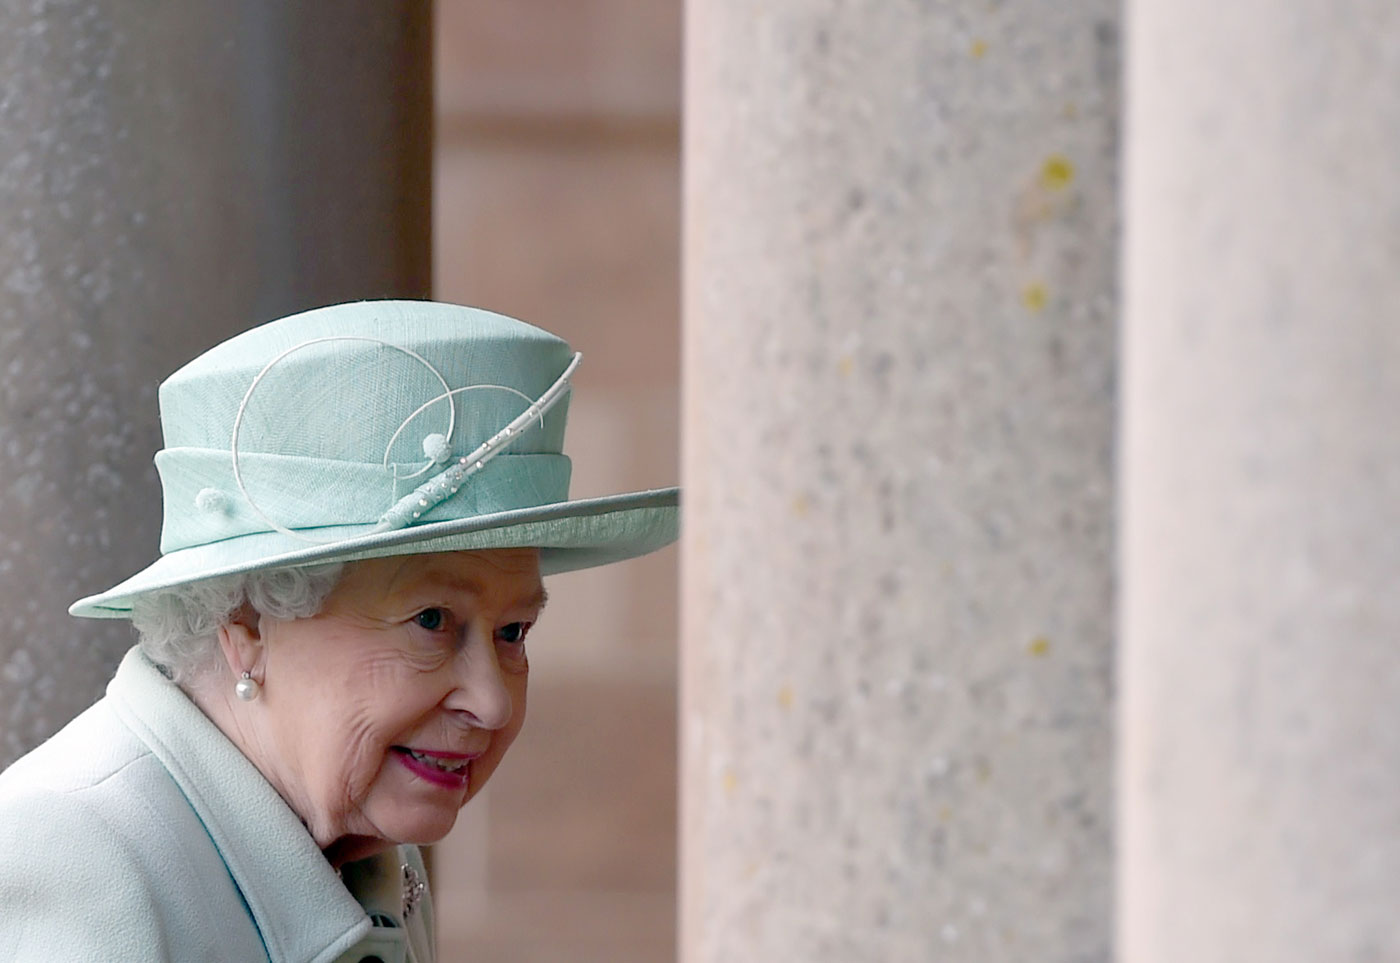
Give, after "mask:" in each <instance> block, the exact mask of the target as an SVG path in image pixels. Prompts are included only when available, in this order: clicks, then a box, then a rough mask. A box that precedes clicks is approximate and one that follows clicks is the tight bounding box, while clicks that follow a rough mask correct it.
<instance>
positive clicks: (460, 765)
mask: <svg viewBox="0 0 1400 963" xmlns="http://www.w3.org/2000/svg"><path fill="white" fill-rule="evenodd" d="M406 751H407V752H408V754H409V755H410V756H412V757H413V758H414V759H417V760H418V761H419V762H425V763H427V764H428V765H430V766H434V767H436V768H438V769H441V770H443V771H444V772H460V771H462V770H463V769H465V768H467V763H469V762H471V760H470V759H439V758H437V757H436V756H425V755H423V753H421V752H414V751H413V750H412V749H408V750H406Z"/></svg>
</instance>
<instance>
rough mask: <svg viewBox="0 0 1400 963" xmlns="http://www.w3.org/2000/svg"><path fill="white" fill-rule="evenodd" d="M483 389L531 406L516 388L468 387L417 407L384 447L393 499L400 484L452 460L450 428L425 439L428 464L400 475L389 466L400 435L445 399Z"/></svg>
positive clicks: (397, 469) (525, 396) (395, 468)
mask: <svg viewBox="0 0 1400 963" xmlns="http://www.w3.org/2000/svg"><path fill="white" fill-rule="evenodd" d="M444 384H446V382H444ZM483 388H489V389H494V390H496V391H509V392H510V393H511V394H513V395H516V396H517V397H519V398H520V399H522V400H523V401H524V402H525V403H526V404H530V396H529V395H527V394H526V393H525V392H523V391H516V390H515V389H514V388H507V387H506V386H505V385H467V386H466V387H463V388H453V389H452V390H451V391H447V392H445V393H443V394H440V395H438V396H437V397H436V398H430V399H429V400H427V401H425V402H423V403H422V404H421V405H419V406H418V407H417V409H415V410H414V412H413V414H411V415H409V416H408V417H407V418H405V419H404V420H403V423H402V424H400V425H399V427H398V430H396V431H395V432H394V433H393V435H391V436H390V437H389V443H388V444H387V445H385V446H384V460H383V461H381V462H380V464H381V465H383V466H384V467H385V468H389V469H391V470H392V471H393V473H394V491H393V493H392V495H391V496H390V497H391V498H397V497H398V494H399V482H401V481H408V480H409V479H410V478H417V477H418V476H419V475H423V474H426V473H427V472H428V471H430V470H432V468H433V466H435V465H445V464H447V463H448V462H449V461H450V460H451V459H452V430H451V427H450V426H449V429H448V432H447V434H446V435H440V434H437V433H436V432H435V433H433V434H431V435H429V436H428V437H427V438H424V439H423V454H425V455H427V456H428V463H427V464H426V465H424V466H423V467H422V468H420V469H418V470H417V471H416V472H414V473H413V474H411V475H400V474H399V466H398V465H397V464H394V465H390V464H389V452H391V451H393V450H394V442H396V441H398V440H399V435H402V434H403V432H404V429H405V428H407V427H408V424H409V422H411V421H412V420H413V419H414V418H417V417H418V416H419V415H421V414H422V413H423V412H425V411H427V410H428V409H429V408H431V407H432V406H433V405H435V404H437V403H438V402H439V401H442V400H443V399H445V398H451V397H452V396H453V395H458V394H462V393H463V392H467V391H478V390H481V389H483ZM452 413H453V414H454V415H455V414H456V413H457V406H456V405H453V406H452ZM540 425H541V427H543V425H544V419H543V418H541V419H540ZM437 439H441V442H439V441H437ZM430 442H431V445H432V447H433V449H434V452H433V453H432V454H429V452H428V448H429V443H430Z"/></svg>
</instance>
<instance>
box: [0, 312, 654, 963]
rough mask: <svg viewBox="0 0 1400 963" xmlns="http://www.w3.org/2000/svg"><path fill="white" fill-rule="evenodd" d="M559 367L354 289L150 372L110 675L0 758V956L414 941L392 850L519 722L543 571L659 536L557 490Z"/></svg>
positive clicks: (348, 952)
mask: <svg viewBox="0 0 1400 963" xmlns="http://www.w3.org/2000/svg"><path fill="white" fill-rule="evenodd" d="M577 364H578V356H577V355H575V354H573V353H572V352H571V351H570V349H569V348H568V346H567V345H566V344H565V343H564V342H562V341H560V340H559V339H558V338H555V337H553V336H552V335H550V334H548V333H546V332H544V331H541V330H539V329H537V328H534V327H531V326H529V325H526V324H523V323H521V322H518V321H514V320H511V319H509V318H505V317H501V316H500V315H495V314H491V313H488V312H484V311H478V310H474V309H471V308H463V307H456V306H451V305H442V304H432V303H427V302H402V301H393V302H364V303H359V304H350V305H340V306H336V307H330V308H324V309H320V310H316V311H310V312H307V313H305V314H300V315H296V316H294V317H290V318H286V319H283V320H281V321H275V322H273V323H271V324H267V325H264V326H262V327H259V328H255V329H253V330H251V331H248V332H246V333H244V334H242V335H239V336H238V337H236V338H233V339H232V340H230V341H228V342H226V343H224V344H222V345H219V346H218V347H216V348H214V349H212V350H211V351H209V352H207V353H206V354H204V355H203V356H201V357H199V358H197V359H195V360H194V361H193V362H191V363H190V364H188V365H186V366H185V367H184V368H182V369H181V370H180V371H178V372H176V373H175V374H174V375H172V376H171V377H170V378H169V379H168V380H167V381H166V382H165V383H164V384H163V385H162V386H161V392H160V402H161V420H162V426H163V429H164V434H165V443H166V447H165V448H164V450H162V451H161V452H160V453H159V454H157V456H156V466H157V468H158V470H159V472H160V477H161V484H162V488H163V490H164V497H165V502H164V506H165V520H164V526H163V529H162V536H161V553H162V555H161V558H160V559H159V560H158V561H156V562H155V563H154V564H153V565H151V566H150V567H149V568H147V569H145V570H144V571H142V572H140V573H138V574H137V575H135V576H133V577H132V578H130V579H128V580H126V581H125V582H123V583H121V584H120V585H118V586H116V587H115V588H113V589H111V590H109V591H107V592H104V593H102V594H100V595H95V596H92V597H90V598H86V599H83V600H81V601H79V602H77V603H76V604H75V605H74V606H73V608H72V612H73V614H75V615H79V616H85V617H94V618H130V619H131V620H132V621H133V622H134V623H135V626H136V629H137V632H138V633H139V636H140V645H139V646H138V647H137V648H134V649H132V651H131V652H129V653H127V655H126V657H125V659H124V660H123V661H122V663H121V666H120V668H119V669H118V670H117V674H116V676H115V678H114V679H113V680H112V682H111V684H110V686H109V687H108V689H107V695H106V697H105V698H103V699H102V700H100V701H99V702H98V703H97V704H96V705H94V706H93V707H92V708H90V709H89V710H87V711H86V712H84V713H83V714H82V715H80V716H79V717H78V718H77V719H75V720H74V721H73V722H72V723H70V724H69V725H68V726H67V727H66V728H64V729H63V730H62V731H61V732H59V733H58V734H57V735H56V736H54V737H53V738H52V739H50V740H49V741H48V742H47V743H45V744H44V745H42V746H40V747H39V748H38V749H36V750H35V751H33V752H32V753H30V754H29V755H28V756H26V757H24V758H23V759H21V760H19V761H18V762H16V763H15V764H14V765H13V766H12V767H11V768H10V769H8V770H7V771H6V772H5V773H4V774H3V775H0V907H3V912H0V956H3V957H4V958H5V959H19V960H36V961H38V960H42V961H52V960H135V959H140V960H170V961H191V960H208V961H212V960H229V961H239V963H247V961H251V960H271V961H279V963H280V961H289V963H290V961H298V963H300V961H324V963H331V961H337V960H356V961H359V960H376V959H378V960H382V961H393V960H409V961H418V963H423V961H427V960H431V959H433V955H434V953H433V933H432V910H431V905H430V899H429V896H428V894H427V891H426V873H425V872H424V869H423V864H422V861H421V859H420V857H419V855H418V851H417V848H416V847H417V845H419V844H424V843H431V842H434V841H436V840H439V839H441V838H442V837H443V836H444V835H446V834H447V832H448V831H449V830H450V829H451V828H452V825H453V823H454V822H455V820H456V818H457V812H458V810H459V809H460V808H461V807H462V806H463V805H464V804H465V803H466V802H467V801H468V800H469V799H471V797H472V796H473V795H474V794H475V793H477V792H478V791H480V789H481V787H482V786H483V785H484V784H485V782H486V780H487V779H489V778H490V776H491V773H492V772H493V771H494V770H495V769H496V767H497V765H498V764H499V763H500V761H501V759H502V757H503V756H504V755H505V753H506V750H507V749H509V748H510V745H511V742H512V741H513V740H514V739H515V736H516V733H517V732H518V731H519V730H520V726H521V723H522V722H523V720H524V714H525V683H526V677H527V675H528V671H529V664H528V661H527V659H526V655H525V641H526V636H527V635H528V634H529V631H530V627H531V626H532V625H533V624H534V623H535V622H536V620H537V619H538V618H539V616H540V612H541V610H542V609H543V607H544V603H545V591H544V587H543V585H542V584H541V576H542V575H547V574H550V573H554V572H562V571H568V570H570V569H578V568H584V567H588V566H593V565H601V564H605V563H607V562H612V561H616V560H619V559H624V558H629V557H633V556H636V555H641V554H643V553H645V552H649V551H651V550H653V549H655V548H658V547H660V546H661V545H664V544H666V543H667V542H669V541H670V540H672V539H673V538H674V536H675V530H676V524H677V507H676V505H677V495H676V492H675V490H673V489H671V490H665V491H656V492H641V493H633V494H627V495H617V496H610V497H606V498H594V499H587V500H579V501H569V500H568V494H567V488H568V480H569V460H568V459H567V458H566V457H565V456H564V455H563V454H561V449H562V443H563V431H564V421H565V417H564V412H565V407H566V405H567V395H568V386H569V379H570V376H571V375H572V373H573V370H574V368H575V366H576V365H577Z"/></svg>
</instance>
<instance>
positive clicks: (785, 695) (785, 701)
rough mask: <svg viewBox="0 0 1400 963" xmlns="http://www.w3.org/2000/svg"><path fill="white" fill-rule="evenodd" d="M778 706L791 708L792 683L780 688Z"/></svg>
mask: <svg viewBox="0 0 1400 963" xmlns="http://www.w3.org/2000/svg"><path fill="white" fill-rule="evenodd" d="M778 708H780V709H791V708H792V686H790V685H785V686H783V687H782V688H781V689H779V690H778Z"/></svg>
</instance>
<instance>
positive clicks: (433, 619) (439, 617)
mask: <svg viewBox="0 0 1400 963" xmlns="http://www.w3.org/2000/svg"><path fill="white" fill-rule="evenodd" d="M413 621H414V622H416V623H418V625H419V627H420V628H424V629H427V630H428V631H429V632H436V631H437V630H438V629H440V628H442V627H443V626H444V625H446V624H447V616H446V615H444V614H443V611H442V609H424V610H423V611H421V612H419V613H418V614H417V615H415V616H414V617H413Z"/></svg>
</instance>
